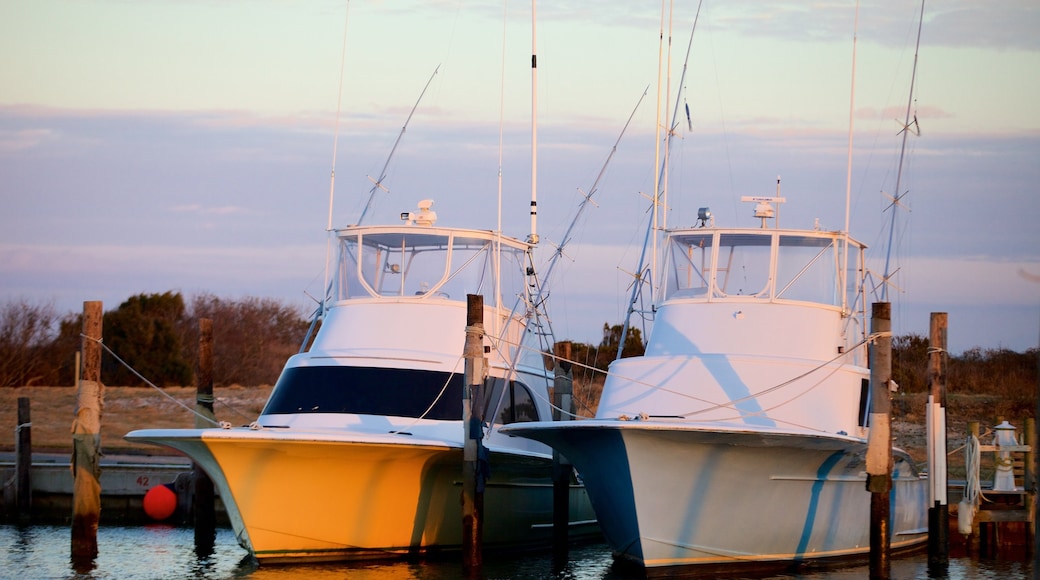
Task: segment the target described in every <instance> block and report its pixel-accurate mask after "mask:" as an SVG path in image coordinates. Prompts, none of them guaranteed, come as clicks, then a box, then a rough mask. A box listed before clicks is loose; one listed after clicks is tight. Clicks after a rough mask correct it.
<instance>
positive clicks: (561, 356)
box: [553, 342, 574, 565]
mask: <svg viewBox="0 0 1040 580" xmlns="http://www.w3.org/2000/svg"><path fill="white" fill-rule="evenodd" d="M553 350H554V351H555V352H554V354H555V355H556V356H555V357H554V358H553V361H554V364H553V405H554V407H555V409H553V414H554V415H555V417H554V419H556V420H557V421H568V420H570V419H571V417H573V416H574V399H573V394H574V375H573V369H572V364H571V343H570V342H559V343H556V345H555V346H554V347H553ZM572 471H573V468H572V467H571V464H570V462H569V461H568V460H567V458H566V457H564V456H563V454H562V453H560V452H559V451H557V450H555V449H554V450H553V560H554V563H555V564H557V565H559V564H565V563H566V562H567V557H568V554H567V551H568V544H569V543H570V538H569V534H568V532H569V530H568V527H569V526H570V511H571V507H570V499H571V473H572Z"/></svg>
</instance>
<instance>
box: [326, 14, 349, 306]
mask: <svg viewBox="0 0 1040 580" xmlns="http://www.w3.org/2000/svg"><path fill="white" fill-rule="evenodd" d="M349 21H350V0H347V9H346V11H345V14H344V16H343V48H342V49H341V51H340V60H339V93H338V95H337V96H336V129H335V134H334V136H333V138H332V172H331V174H330V176H329V221H328V224H327V225H326V226H325V232H326V237H327V239H326V242H325V282H324V284H323V285H322V290H321V292H322V294H321V316H322V317H323V318H324V316H325V312H326V309H327V308H328V301H329V259H330V255H331V254H332V202H333V200H334V199H335V192H336V154H337V151H336V150H337V148H338V147H339V116H340V110H341V106H342V103H343V70H344V68H346V67H345V63H346V60H347V23H348V22H349Z"/></svg>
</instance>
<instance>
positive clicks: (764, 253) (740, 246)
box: [715, 234, 773, 298]
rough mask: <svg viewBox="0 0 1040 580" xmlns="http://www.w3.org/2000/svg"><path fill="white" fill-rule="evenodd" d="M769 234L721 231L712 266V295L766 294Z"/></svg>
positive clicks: (771, 240) (763, 295)
mask: <svg viewBox="0 0 1040 580" xmlns="http://www.w3.org/2000/svg"><path fill="white" fill-rule="evenodd" d="M772 242H773V236H772V235H770V234H764V235H763V234H722V235H720V236H719V255H718V262H717V264H716V267H715V295H716V296H719V297H726V296H752V297H756V298H769V293H770V290H769V280H770V274H771V272H770V268H769V266H770V259H771V253H772Z"/></svg>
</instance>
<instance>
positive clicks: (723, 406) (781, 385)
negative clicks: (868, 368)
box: [492, 332, 892, 432]
mask: <svg viewBox="0 0 1040 580" xmlns="http://www.w3.org/2000/svg"><path fill="white" fill-rule="evenodd" d="M891 334H892V333H891V332H875V333H872V334H871V335H870V336H868V337H867V338H865V339H863V340H861V341H859V342H858V343H856V344H855V345H853V346H852V348H849V349H847V350H846V351H845V352H843V353H840V354H838V355H837V356H835V357H834V358H832V359H830V360H828V361H825V362H823V363H820V364H819V365H818V366H816V367H814V368H812V369H809V370H808V371H806V372H804V373H802V374H800V375H798V376H796V377H793V378H791V379H789V380H786V381H784V382H782V383H779V384H776V385H773V386H771V387H768V388H765V389H763V390H761V391H757V392H754V393H751V394H749V395H747V396H745V397H742V398H739V399H734V400H730V401H727V402H725V403H716V402H714V401H710V400H707V399H702V398H700V397H696V396H694V395H691V394H689V393H686V392H681V391H676V390H673V389H669V388H667V387H662V386H660V385H655V384H651V383H648V382H646V381H640V380H636V379H630V378H626V380H628V381H630V382H632V383H635V384H638V385H641V386H644V387H647V388H648V389H651V390H655V391H662V392H666V393H670V394H673V395H677V396H680V397H683V398H686V399H690V400H692V401H697V402H700V403H705V404H706V405H708V407H707V408H704V409H700V410H697V411H691V412H688V413H682V414H676V417H681V418H689V417H690V416H693V415H697V414H700V413H707V412H710V411H716V410H719V409H727V408H728V409H732V410H734V411H737V412H738V414H737V415H735V416H734V417H730V418H723V419H716V421H720V422H722V421H728V420H732V419H741V418H746V417H749V416H753V415H763V416H767V413H766V412H767V411H771V410H773V409H776V408H779V407H781V406H783V405H785V404H787V403H790V402H791V401H794V400H796V399H798V398H800V397H802V396H804V395H805V394H806V393H808V392H810V391H812V390H813V389H815V388H816V387H818V386H820V384H822V382H823V379H825V378H826V377H827V376H830V375H832V374H834V373H835V372H837V371H838V368H836V367H834V368H832V370H831V371H830V372H829V373H827V375H826V376H825V377H823V379H821V380H820V381H818V382H816V383H815V384H813V385H811V386H809V388H807V389H806V390H804V391H802V392H800V393H798V394H796V395H795V396H793V397H791V398H790V399H787V400H786V401H782V402H780V403H778V404H776V405H774V406H772V407H769V408H768V409H763V410H762V411H760V412H757V413H754V414H753V415H749V414H746V413H740V412H739V411H738V410H737V409H736V408H735V406H736V405H737V404H739V403H741V402H744V401H746V400H749V399H754V398H757V397H760V396H762V395H766V394H769V393H771V392H773V391H776V390H779V389H782V388H784V387H787V386H789V385H790V384H792V383H794V382H795V381H798V380H799V379H802V378H804V377H807V376H809V375H811V374H813V373H815V372H817V371H819V370H820V369H823V368H826V367H827V366H828V365H832V364H833V363H835V362H837V361H838V360H840V359H842V358H844V357H848V356H850V355H852V354H853V353H854V352H855V351H856V349H858V348H859V347H861V346H863V345H865V344H869V343H872V342H875V341H876V340H877V339H878V338H882V337H886V336H891ZM498 342H501V343H504V344H507V345H509V346H513V347H516V348H519V349H527V350H531V351H533V350H534V349H532V348H531V347H528V346H525V345H523V344H517V343H509V342H507V341H505V340H504V339H498ZM492 347H493V348H495V349H496V350H499V348H498V344H497V343H496V342H495V340H494V339H493V340H492ZM542 354H543V355H544V356H547V357H550V358H552V359H553V360H554V361H555V360H562V357H558V356H556V355H555V354H552V353H542ZM567 362H570V363H571V364H573V365H576V366H578V367H582V368H586V369H590V370H592V371H593V372H601V373H603V374H604V375H606V376H608V377H609V376H611V375H612V374H613V373H611V372H609V371H601V370H600V369H597V368H595V367H591V366H588V365H584V364H582V363H579V362H577V361H567ZM615 376H617V375H615ZM540 398H542V397H540ZM542 400H546V399H544V398H542ZM547 402H548V403H549V406H550V407H552V408H553V409H556V410H558V411H560V412H561V413H563V414H566V415H568V416H570V417H573V418H580V417H578V415H575V414H574V413H570V412H567V411H564V410H563V409H560V408H559V407H556V406H555V405H553V403H552V402H551V401H547ZM773 420H775V421H777V422H780V423H784V424H787V425H792V426H795V427H799V428H803V429H809V430H816V431H820V432H823V431H821V430H818V429H813V428H811V427H808V426H805V425H799V424H797V423H793V422H790V421H783V420H777V419H773Z"/></svg>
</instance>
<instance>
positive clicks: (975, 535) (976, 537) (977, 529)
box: [957, 421, 982, 554]
mask: <svg viewBox="0 0 1040 580" xmlns="http://www.w3.org/2000/svg"><path fill="white" fill-rule="evenodd" d="M980 433H981V429H980V427H979V422H978V421H968V438H969V439H970V438H972V437H974V438H975V439H978V438H979V434H980ZM966 471H967V470H966ZM977 475H978V474H977V473H975V474H973V473H971V472H967V473H965V476H966V477H967V478H972V477H975V476H977ZM969 481H970V479H969ZM973 507H974V506H973ZM958 509H960V508H959V507H958ZM957 515H958V516H959V515H960V514H959V513H958V514H957ZM981 547H982V528H981V524H980V523H979V520H978V518H976V517H975V516H974V514H973V515H972V519H971V534H970V535H969V537H968V551H969V553H971V554H978V553H979V550H980V549H981Z"/></svg>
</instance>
